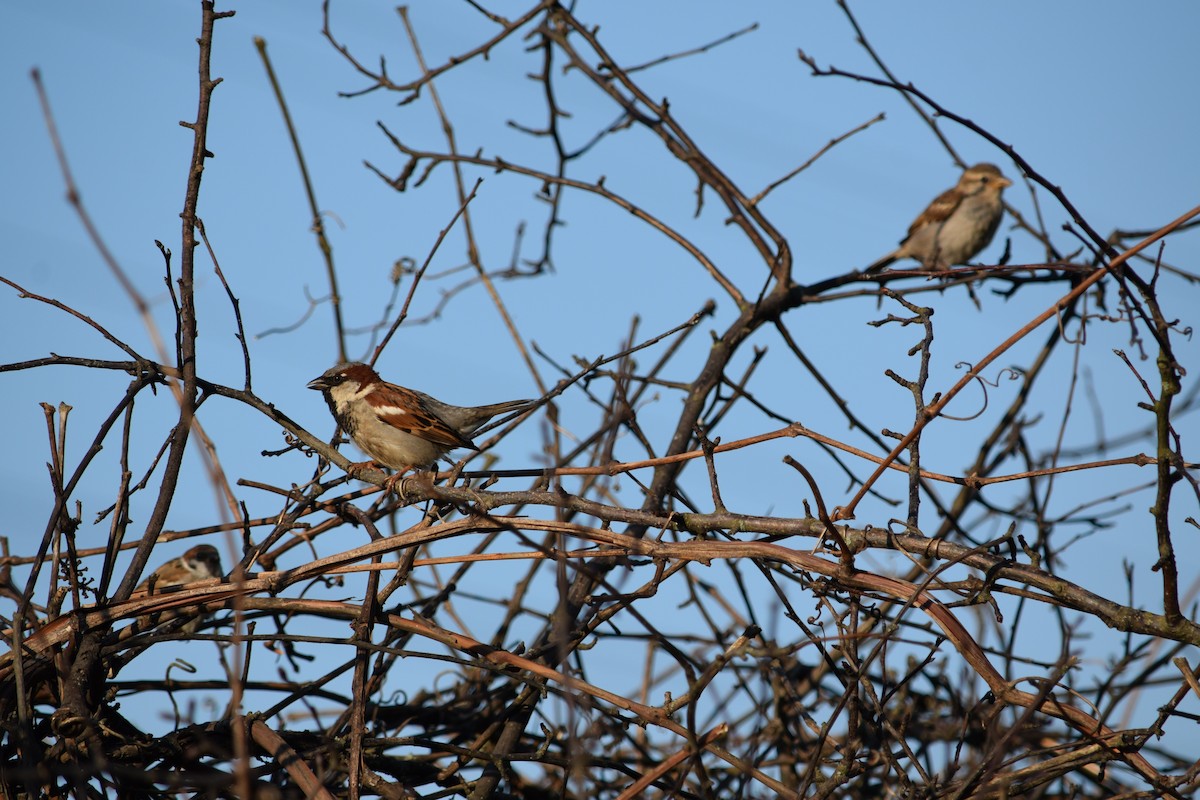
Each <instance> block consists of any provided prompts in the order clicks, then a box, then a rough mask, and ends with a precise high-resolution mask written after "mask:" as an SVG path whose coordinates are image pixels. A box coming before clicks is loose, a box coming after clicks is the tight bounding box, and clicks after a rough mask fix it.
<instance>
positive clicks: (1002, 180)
mask: <svg viewBox="0 0 1200 800" xmlns="http://www.w3.org/2000/svg"><path fill="white" fill-rule="evenodd" d="M997 183H999V184H1000V187H1001V188H1007V187H1009V186H1012V185H1013V182H1012V181H1010V180H1009V179H1008V178H1005V177H1004V176H1001V177H1000V180H999V181H997ZM309 386H312V384H311V383H310V384H309Z"/></svg>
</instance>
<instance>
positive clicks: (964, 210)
mask: <svg viewBox="0 0 1200 800" xmlns="http://www.w3.org/2000/svg"><path fill="white" fill-rule="evenodd" d="M1009 186H1012V181H1010V180H1009V179H1008V178H1006V177H1004V175H1003V173H1001V172H1000V169H999V167H997V166H996V165H995V164H976V165H975V166H973V167H970V168H969V169H967V170H966V171H965V172H963V174H962V177H961V178H959V179H958V185H957V186H955V187H954V188H953V189H947V190H946V191H944V192H942V193H941V194H940V195H938V196H937V198H935V199H934V201H933V202H932V203H930V204H929V207H928V208H926V209H925V210H924V211H922V212H921V215H920V216H919V217H917V218H916V220H914V221H913V224H912V225H910V226H909V228H908V236H906V237H904V240H903V241H901V242H900V246H899V247H898V248H896V250H894V251H893V252H891V253H889V254H888V255H886V256H884V257H883V258H881V259H879V260H878V261H876V262H875V263H874V264H872V265H871V266H869V267H867V268H866V270H865V272H868V273H870V272H879V271H880V270H883V269H886V268H887V267H888V266H889V265H890V264H891V263H892V262H894V261H898V260H900V259H902V258H915V259H916V260H917V261H920V262H921V265H922V267H924V268H925V269H927V270H938V269H946V268H947V267H951V266H954V265H955V264H965V263H967V261H969V260H970V259H972V258H974V257H975V255H976V254H977V253H979V251H981V250H983V248H985V247H987V246H988V244H989V243H990V242H991V241H992V237H993V236H995V235H996V229H997V228H999V227H1000V218H1001V217H1003V216H1004V201H1003V200H1001V199H1000V194H1001V193H1002V192H1003V191H1004V190H1005V189H1006V188H1007V187H1009Z"/></svg>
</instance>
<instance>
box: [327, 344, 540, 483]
mask: <svg viewBox="0 0 1200 800" xmlns="http://www.w3.org/2000/svg"><path fill="white" fill-rule="evenodd" d="M308 388H310V389H316V390H318V391H320V392H321V393H322V394H323V395H324V396H325V402H326V403H328V404H329V410H330V412H332V413H333V416H334V419H336V420H337V421H338V425H340V426H341V428H342V430H343V431H345V432H346V433H347V434H348V435H349V436H350V438H351V439H353V440H354V443H355V444H356V445H358V447H359V449H360V450H362V451H363V452H364V453H366V454H367V455H368V456H370V457H371V458H372V459H373V461H374V463H375V464H376V465H378V466H383V467H389V468H391V469H394V470H397V471H398V473H401V474H402V473H404V472H407V471H408V470H410V469H413V468H416V467H432V466H434V465H435V464H436V463H437V460H438V459H439V458H441V457H442V456H444V455H446V453H448V452H450V451H451V450H453V449H454V448H456V447H466V448H469V449H471V450H478V449H479V448H478V447H476V446H475V445H474V444H472V443H471V439H470V438H469V437H470V436H471V435H472V434H473V433H475V431H477V430H479V428H481V427H482V426H483V424H484V423H485V422H487V421H488V420H490V419H491V418H492V417H494V416H496V415H498V414H503V413H505V412H508V411H519V410H521V409H524V408H526V407H528V406H529V405H531V404H532V402H533V401H532V400H513V401H510V402H507V403H494V404H492V405H488V406H465V407H464V406H452V405H450V404H449V403H443V402H442V401H440V400H435V399H434V398H432V397H430V396H429V395H427V394H424V393H422V392H418V391H415V390H413V389H406V388H404V387H403V386H397V385H396V384H394V383H387V382H386V381H384V380H383V379H382V378H380V377H379V374H378V373H376V372H375V370H373V369H371V368H370V367H368V366H367V365H366V364H360V363H358V362H351V363H349V364H338V365H337V366H335V367H332V368H330V369H328V370H326V371H325V373H324V374H323V375H321V377H319V378H317V379H315V380H313V381H311V382H309V384H308ZM370 463H371V462H365V464H354V465H352V466H353V467H355V468H359V467H362V466H364V465H366V464H370ZM393 477H396V476H393Z"/></svg>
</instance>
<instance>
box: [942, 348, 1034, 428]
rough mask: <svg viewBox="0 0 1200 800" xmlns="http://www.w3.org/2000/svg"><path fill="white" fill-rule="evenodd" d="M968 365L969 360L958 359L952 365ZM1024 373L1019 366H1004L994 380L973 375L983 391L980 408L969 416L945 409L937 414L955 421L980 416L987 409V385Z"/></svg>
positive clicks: (963, 366)
mask: <svg viewBox="0 0 1200 800" xmlns="http://www.w3.org/2000/svg"><path fill="white" fill-rule="evenodd" d="M970 367H971V362H969V361H959V362H958V363H957V364H955V365H954V368H955V369H963V368H970ZM1024 374H1025V371H1024V370H1023V369H1021V368H1020V367H1004V368H1003V369H1001V370H1000V371H999V372H998V373H996V378H995V380H991V381H989V380H988V379H987V378H985V377H983V376H982V375H975V376H973V377H974V378H975V380H976V381H978V382H979V388H980V389H981V390H982V391H983V407H982V408H980V409H979V410H978V411H976V412H975V413H974V414H971V415H970V416H967V417H956V416H954V415H953V414H947V413H946V412H945V411H943V412H942V413H941V414H939V415H938V416H941V417H945V418H946V419H951V420H954V421H955V422H969V421H971V420H973V419H976V418H977V417H979V416H981V415H982V414H983V412H984V411H987V407H988V391H987V390H988V387H989V386H992V387H996V386H999V385H1000V381H1001V380H1003V379H1005V378H1007V379H1008V380H1010V381H1015V380H1017V379H1019V378H1020V377H1021V376H1022V375H1024Z"/></svg>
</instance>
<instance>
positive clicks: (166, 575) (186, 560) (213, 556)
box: [137, 544, 225, 633]
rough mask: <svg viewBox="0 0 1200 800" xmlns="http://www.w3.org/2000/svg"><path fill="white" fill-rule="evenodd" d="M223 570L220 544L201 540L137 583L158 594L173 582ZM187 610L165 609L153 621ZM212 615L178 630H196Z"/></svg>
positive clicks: (183, 583)
mask: <svg viewBox="0 0 1200 800" xmlns="http://www.w3.org/2000/svg"><path fill="white" fill-rule="evenodd" d="M224 574H225V571H224V570H223V569H221V554H220V553H218V552H217V548H215V547H213V546H212V545H211V544H198V545H196V546H195V547H193V548H192V549H190V550H188V551H187V552H186V553H184V554H183V555H181V556H179V558H172V559H171V560H170V561H168V562H166V563H165V564H162V565H161V566H160V567H159V568H158V569H156V570H154V572H152V573H150V577H148V578H146V580H144V581H142V582H141V583H140V584H138V587H137V588H138V591H143V590H144V591H147V592H149V593H150V594H158V593H160V592H162V590H163V589H168V588H170V587H172V586H187V585H188V584H189V583H194V582H195V581H202V580H207V579H208V578H219V577H221V576H222V575H224ZM187 613H188V612H187V611H177V610H172V611H165V612H162V613H161V614H153V615H151V616H150V619H151V622H153V623H154V624H158V623H160V622H166V621H167V620H169V619H175V618H177V617H179V616H183V615H185V614H187ZM210 616H212V615H211V614H200V615H197V616H196V617H195V618H193V619H191V620H189V621H188V622H187V623H186V624H185V625H184V626H183V627H181V628H180V629H179V630H180V631H181V632H183V633H195V632H196V629H197V628H198V627H200V623H201V622H202V621H204V620H206V619H208V618H209V617H210Z"/></svg>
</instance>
